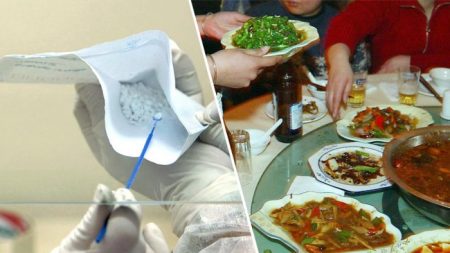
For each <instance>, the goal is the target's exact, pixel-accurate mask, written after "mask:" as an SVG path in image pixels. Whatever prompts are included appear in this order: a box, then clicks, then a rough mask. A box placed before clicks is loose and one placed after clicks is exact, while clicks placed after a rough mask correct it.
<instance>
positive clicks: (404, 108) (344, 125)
mask: <svg viewBox="0 0 450 253" xmlns="http://www.w3.org/2000/svg"><path fill="white" fill-rule="evenodd" d="M370 107H379V108H380V109H383V108H386V107H392V109H394V110H398V111H400V112H401V113H402V114H406V115H408V116H410V117H415V118H417V119H418V122H417V125H416V128H421V127H426V126H428V125H430V124H433V122H434V121H433V117H432V116H431V114H430V113H428V112H427V111H425V110H424V109H422V108H418V107H414V106H409V105H378V106H370ZM362 110H365V108H362V109H358V110H352V111H349V112H347V113H346V114H345V115H344V117H343V118H342V119H341V120H339V121H338V122H337V123H336V130H337V133H338V135H340V136H341V137H343V138H345V139H348V140H352V141H359V142H368V143H369V142H389V141H390V140H391V139H392V138H359V137H356V136H353V135H352V134H351V133H350V130H349V129H348V126H350V124H351V123H352V120H353V117H355V115H356V114H357V113H358V112H359V111H362Z"/></svg>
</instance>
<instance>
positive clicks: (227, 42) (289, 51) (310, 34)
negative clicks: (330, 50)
mask: <svg viewBox="0 0 450 253" xmlns="http://www.w3.org/2000/svg"><path fill="white" fill-rule="evenodd" d="M289 22H291V23H292V24H293V25H294V26H295V28H296V29H297V30H303V31H304V32H305V35H306V39H304V40H303V41H301V42H300V43H298V44H296V45H293V46H290V47H287V48H285V49H282V50H279V51H276V52H270V53H268V54H266V55H265V56H283V57H285V58H290V57H291V56H293V55H294V54H296V53H298V52H299V51H300V50H301V49H302V48H304V47H306V46H309V45H311V44H313V43H316V42H318V41H319V33H318V32H317V29H316V28H315V27H313V26H311V25H310V24H309V23H307V22H301V21H298V20H289ZM240 28H241V27H239V28H236V29H233V30H231V31H229V32H227V33H225V34H224V35H223V37H222V39H221V40H220V42H221V43H222V45H223V46H224V47H225V49H231V48H236V47H235V46H234V45H233V42H232V38H233V35H234V34H235V33H236V31H237V30H239V29H240Z"/></svg>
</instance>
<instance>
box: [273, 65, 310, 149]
mask: <svg viewBox="0 0 450 253" xmlns="http://www.w3.org/2000/svg"><path fill="white" fill-rule="evenodd" d="M272 99H273V101H272V102H273V105H274V116H275V120H278V119H280V118H281V119H283V123H282V124H281V126H280V127H278V128H277V130H276V131H275V137H276V138H277V140H279V141H281V142H292V141H294V140H296V139H298V138H299V137H300V136H302V133H303V122H302V113H303V112H302V110H303V105H302V91H301V86H300V85H299V79H298V75H297V71H296V69H295V66H294V64H293V63H292V62H290V61H287V62H285V63H283V64H281V65H279V66H277V68H276V71H275V77H274V83H273V94H272Z"/></svg>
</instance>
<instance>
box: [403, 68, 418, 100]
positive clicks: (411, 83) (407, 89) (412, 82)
mask: <svg viewBox="0 0 450 253" xmlns="http://www.w3.org/2000/svg"><path fill="white" fill-rule="evenodd" d="M398 73H399V76H398V80H399V82H398V92H399V97H400V103H401V104H405V105H415V104H416V101H417V93H418V92H419V78H420V68H419V67H417V66H413V65H411V66H408V67H406V68H401V69H399V71H398Z"/></svg>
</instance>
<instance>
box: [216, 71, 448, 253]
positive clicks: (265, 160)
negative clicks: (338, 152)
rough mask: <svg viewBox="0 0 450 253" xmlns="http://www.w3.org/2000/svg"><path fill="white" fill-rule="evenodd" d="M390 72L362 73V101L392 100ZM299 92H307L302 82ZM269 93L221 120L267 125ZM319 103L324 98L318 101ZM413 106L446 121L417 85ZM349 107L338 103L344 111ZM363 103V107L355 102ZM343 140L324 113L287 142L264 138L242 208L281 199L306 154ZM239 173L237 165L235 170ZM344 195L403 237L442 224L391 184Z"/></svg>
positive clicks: (266, 245) (272, 243)
mask: <svg viewBox="0 0 450 253" xmlns="http://www.w3.org/2000/svg"><path fill="white" fill-rule="evenodd" d="M396 78H397V75H395V74H383V75H381V74H377V75H369V76H368V86H367V90H366V101H365V106H378V105H398V104H399V102H398V98H396V94H393V93H395V88H394V89H393V87H395V86H396ZM302 90H303V96H304V97H305V96H306V97H307V96H311V94H309V93H308V91H307V89H305V87H303V89H302ZM271 99H272V95H271V94H266V95H263V96H260V97H257V98H253V99H251V100H248V101H246V102H244V103H242V104H239V105H237V106H235V107H233V108H230V109H228V110H227V111H225V113H224V121H225V124H226V125H227V127H228V128H229V129H230V130H234V129H249V128H256V129H261V130H266V129H268V128H269V127H270V126H271V125H272V124H273V123H274V119H273V118H272V117H271V115H270V112H269V111H268V108H269V107H268V104H269V103H271ZM323 103H325V102H324V101H323ZM416 106H417V107H421V108H422V109H424V110H426V111H427V112H429V113H430V114H431V116H432V117H433V121H434V124H435V125H450V121H447V120H445V119H443V118H441V117H440V116H439V114H440V112H441V110H442V105H441V103H440V102H439V101H438V100H437V99H436V98H435V97H434V96H432V95H431V94H430V93H429V92H428V91H427V90H426V89H424V88H422V87H421V89H420V93H419V95H418V97H417V103H416ZM352 109H354V108H342V110H341V113H342V115H344V114H345V113H346V112H348V111H349V110H352ZM361 109H363V108H361ZM343 142H349V141H348V140H346V139H344V138H342V137H340V136H339V135H338V134H337V132H336V123H335V122H334V121H333V119H332V118H331V117H330V115H329V114H328V113H326V115H325V116H324V117H321V118H320V119H318V120H315V121H311V122H308V123H304V124H303V136H302V137H300V138H299V139H298V140H296V141H294V142H292V143H282V142H279V141H277V139H276V138H275V137H274V136H272V137H271V141H270V144H269V145H268V146H267V148H266V149H265V150H264V152H263V153H261V154H259V155H255V156H252V169H253V170H252V179H251V180H249V181H246V182H245V183H244V184H241V186H242V192H243V196H244V200H245V203H246V207H247V210H248V212H249V213H250V214H253V213H255V212H257V211H258V210H259V209H261V207H262V206H263V205H264V203H266V202H267V201H270V200H277V199H281V198H283V197H284V196H286V194H287V191H288V189H289V187H290V185H291V183H292V182H293V180H294V179H295V177H296V176H312V177H313V176H314V174H313V172H312V171H311V169H310V167H309V165H308V158H309V157H310V156H312V155H313V154H314V153H315V152H317V151H318V150H320V149H321V148H323V147H324V146H326V145H330V144H338V143H343ZM238 173H239V170H238ZM346 196H350V197H352V198H355V199H357V200H358V201H360V202H361V203H365V204H369V205H372V206H374V207H375V208H376V209H377V210H379V211H380V212H382V213H385V214H386V215H387V216H389V217H390V219H391V222H392V224H393V225H394V226H396V227H397V228H398V229H399V230H400V231H401V233H402V237H403V238H405V237H407V236H409V235H411V234H416V233H419V232H422V231H427V230H434V229H439V228H446V226H445V225H442V224H439V223H437V222H434V221H432V220H430V219H428V218H427V217H425V216H424V215H423V214H421V213H420V212H418V211H417V210H416V209H414V208H413V207H412V206H410V205H409V203H408V202H406V201H405V200H404V199H403V198H402V195H401V193H399V189H398V188H397V187H395V186H393V187H390V188H384V189H380V190H378V191H371V192H362V193H357V194H351V193H350V194H349V193H346ZM253 232H254V235H255V239H256V242H257V245H258V248H259V251H260V252H264V250H266V249H270V250H271V251H272V252H277V253H282V252H292V251H293V250H292V249H291V248H289V247H287V246H286V245H284V244H283V243H281V242H280V241H278V240H276V239H273V238H270V235H269V236H267V235H264V233H263V232H262V231H259V230H258V229H256V228H255V227H254V229H253Z"/></svg>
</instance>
